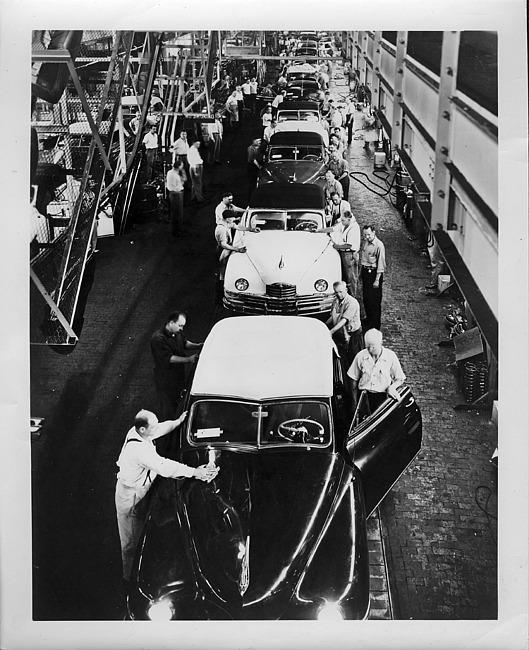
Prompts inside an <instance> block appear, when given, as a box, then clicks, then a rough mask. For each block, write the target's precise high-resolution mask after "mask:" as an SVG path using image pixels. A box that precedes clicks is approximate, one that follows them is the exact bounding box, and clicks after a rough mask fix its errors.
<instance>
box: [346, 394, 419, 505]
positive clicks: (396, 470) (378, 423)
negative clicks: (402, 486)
mask: <svg viewBox="0 0 529 650" xmlns="http://www.w3.org/2000/svg"><path fill="white" fill-rule="evenodd" d="M398 390H399V393H400V396H401V399H400V401H399V402H397V401H395V400H394V399H392V398H390V397H389V398H388V399H387V400H386V401H385V402H384V403H383V404H382V405H381V406H380V407H379V408H378V409H377V410H376V411H375V412H374V413H372V414H370V413H369V407H368V404H367V399H366V396H365V395H363V394H362V396H361V398H360V399H359V401H358V406H357V408H356V412H355V415H354V417H353V421H352V423H351V428H350V429H349V433H348V435H347V440H346V447H347V451H348V453H349V455H350V457H351V460H352V461H353V463H354V464H355V465H356V467H357V468H358V469H359V470H360V473H361V475H362V486H363V488H364V497H365V506H366V516H369V515H371V514H372V512H373V511H374V510H375V508H376V507H377V506H378V504H379V503H380V502H381V501H382V499H383V498H384V497H385V496H386V494H387V493H388V492H389V491H390V490H391V488H392V487H393V485H394V484H395V483H396V482H397V480H398V479H399V477H400V476H401V474H402V473H403V472H404V471H405V469H406V468H407V467H408V465H409V464H410V463H411V462H412V460H413V459H414V458H415V456H416V455H417V454H418V453H419V451H420V449H421V440H422V417H421V412H420V410H419V407H418V406H417V404H416V402H415V399H414V397H413V395H412V394H411V391H410V389H409V388H408V387H407V386H401V387H400V388H399V389H398Z"/></svg>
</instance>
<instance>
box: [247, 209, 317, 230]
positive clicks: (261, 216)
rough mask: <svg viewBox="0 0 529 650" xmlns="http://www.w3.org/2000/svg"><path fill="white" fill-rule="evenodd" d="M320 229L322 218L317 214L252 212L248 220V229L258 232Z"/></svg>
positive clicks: (308, 212) (304, 212)
mask: <svg viewBox="0 0 529 650" xmlns="http://www.w3.org/2000/svg"><path fill="white" fill-rule="evenodd" d="M310 224H313V228H322V227H323V222H322V217H321V215H320V214H318V213H317V212H310V211H295V212H294V211H291V212H265V211H262V212H254V213H252V216H251V218H250V228H259V229H260V230H309V229H310Z"/></svg>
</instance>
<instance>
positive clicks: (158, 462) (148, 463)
mask: <svg viewBox="0 0 529 650" xmlns="http://www.w3.org/2000/svg"><path fill="white" fill-rule="evenodd" d="M137 460H138V463H139V464H140V465H141V466H142V467H145V468H146V469H150V470H151V471H152V472H156V473H157V474H160V476H164V477H165V478H191V477H192V476H193V473H194V471H195V468H194V467H189V466H188V465H184V464H183V463H179V462H178V461H176V460H171V459H170V458H164V457H163V456H160V455H159V454H158V453H157V451H156V449H155V448H154V446H153V445H142V447H141V449H139V450H138V459H137Z"/></svg>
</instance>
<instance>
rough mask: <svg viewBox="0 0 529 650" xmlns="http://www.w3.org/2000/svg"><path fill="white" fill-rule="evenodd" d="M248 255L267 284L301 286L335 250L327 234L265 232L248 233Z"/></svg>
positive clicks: (246, 240) (245, 242)
mask: <svg viewBox="0 0 529 650" xmlns="http://www.w3.org/2000/svg"><path fill="white" fill-rule="evenodd" d="M244 245H245V246H246V247H247V248H246V255H247V256H248V258H249V260H250V262H251V264H253V266H254V267H255V269H256V270H257V272H258V273H259V275H260V276H261V278H262V280H263V282H264V283H265V284H274V283H275V282H288V283H289V284H295V285H297V284H299V283H300V282H301V280H302V278H303V276H304V275H305V273H306V272H307V270H308V269H309V268H311V267H312V266H313V265H314V263H315V262H316V260H318V259H319V258H320V257H321V256H322V255H323V254H324V253H325V251H327V250H328V249H329V250H331V251H332V250H334V249H333V248H332V242H331V240H330V238H329V237H328V236H327V235H326V234H323V233H308V232H295V231H289V232H278V231H262V232H260V233H246V235H245V237H244Z"/></svg>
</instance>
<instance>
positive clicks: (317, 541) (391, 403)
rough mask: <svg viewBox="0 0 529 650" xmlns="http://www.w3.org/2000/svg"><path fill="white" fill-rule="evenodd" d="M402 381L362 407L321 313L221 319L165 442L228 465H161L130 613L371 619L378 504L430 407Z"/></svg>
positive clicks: (415, 448) (182, 456) (194, 457)
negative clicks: (203, 469) (185, 473)
mask: <svg viewBox="0 0 529 650" xmlns="http://www.w3.org/2000/svg"><path fill="white" fill-rule="evenodd" d="M236 359H239V361H238V362H236V361H235V360H236ZM234 363H236V367H237V371H236V372H234V371H229V367H230V366H233V364H234ZM399 390H400V398H401V399H400V400H399V401H395V400H393V399H391V398H388V399H387V400H386V402H384V403H383V404H382V405H381V406H380V407H379V408H378V409H377V410H376V411H375V412H374V413H369V412H358V411H357V413H356V414H355V416H354V418H353V419H352V421H351V412H350V410H349V407H348V396H347V389H346V385H345V383H344V375H343V368H342V365H341V360H340V358H339V356H338V355H337V352H336V348H335V346H334V344H333V342H332V338H331V336H330V334H329V332H328V330H327V328H326V326H325V325H324V324H323V323H321V322H320V321H318V320H316V319H311V318H306V317H302V316H239V317H237V318H228V319H224V320H222V321H220V322H218V323H217V324H216V325H215V326H214V328H213V330H212V331H211V333H210V335H209V336H208V338H207V340H206V342H205V345H204V348H203V351H202V353H201V356H200V359H199V361H198V364H197V367H196V371H195V374H194V377H193V379H192V381H191V384H190V388H189V390H188V391H187V394H186V396H185V401H184V406H183V408H184V409H185V410H187V411H188V416H187V420H186V422H185V423H184V424H183V425H182V426H181V427H180V430H179V431H177V432H174V434H172V435H173V438H172V440H170V441H169V446H168V448H167V449H165V450H164V451H163V453H165V454H166V455H169V456H171V457H172V458H175V459H177V460H178V461H180V462H184V463H186V464H188V465H192V466H198V465H203V464H205V463H211V464H215V465H217V466H218V467H219V469H220V471H219V474H218V475H217V478H215V479H214V480H213V482H212V483H210V484H206V483H203V482H201V481H198V480H195V479H187V480H185V481H175V480H172V479H163V478H161V477H157V478H156V479H155V484H154V485H153V487H152V488H151V493H152V498H151V502H150V509H149V514H148V518H147V522H146V525H145V527H144V530H143V533H142V537H141V540H140V544H139V547H138V551H137V555H136V559H135V563H134V566H133V571H132V577H131V579H132V589H131V590H130V592H129V596H128V615H129V618H131V619H134V620H149V619H150V620H166V621H168V620H198V619H206V620H208V619H209V620H214V619H216V620H222V619H224V620H241V619H245V620H276V619H305V620H310V619H322V618H334V619H365V618H366V617H367V615H368V612H369V557H368V556H369V554H368V549H367V536H366V518H367V517H369V515H370V514H371V513H372V512H373V511H374V509H375V508H376V507H377V505H378V503H379V502H380V501H381V500H382V499H383V498H384V496H385V494H386V493H387V492H388V491H389V490H390V489H391V487H392V486H393V484H394V483H395V481H397V480H398V478H399V477H400V475H401V474H402V473H403V472H404V471H405V469H406V467H407V466H408V465H409V464H410V463H411V461H412V460H413V459H414V457H415V456H416V454H417V453H418V452H419V450H420V447H421V436H422V423H421V414H420V411H419V409H418V407H417V404H416V403H415V400H414V398H413V396H412V394H411V392H410V390H409V388H407V387H401V388H400V389H399Z"/></svg>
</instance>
